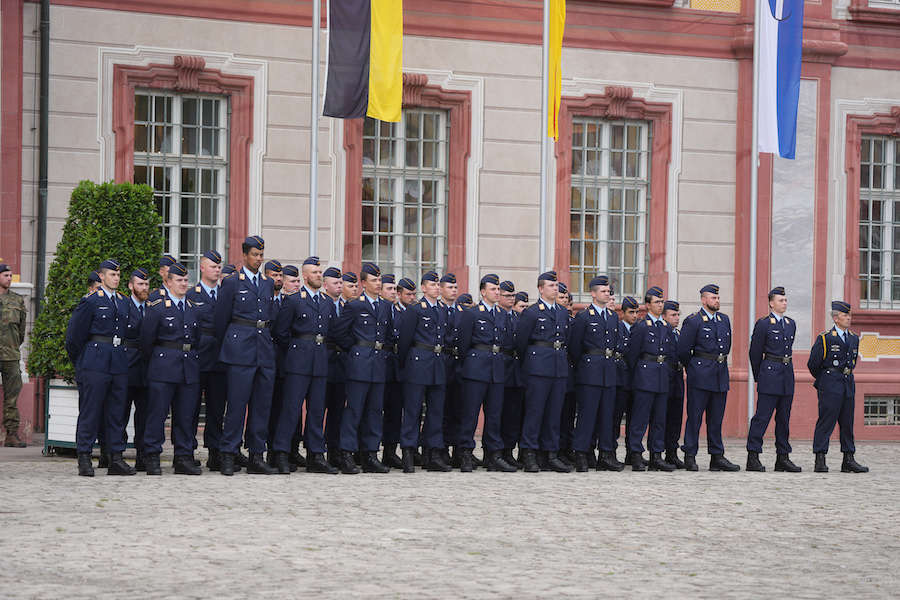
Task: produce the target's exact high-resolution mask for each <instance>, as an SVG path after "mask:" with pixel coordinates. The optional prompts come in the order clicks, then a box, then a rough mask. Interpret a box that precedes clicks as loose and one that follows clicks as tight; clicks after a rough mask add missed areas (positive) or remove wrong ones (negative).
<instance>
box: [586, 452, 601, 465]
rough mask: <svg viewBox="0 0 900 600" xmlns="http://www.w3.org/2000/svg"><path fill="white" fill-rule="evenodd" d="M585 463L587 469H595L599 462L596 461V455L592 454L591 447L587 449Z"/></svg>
mask: <svg viewBox="0 0 900 600" xmlns="http://www.w3.org/2000/svg"><path fill="white" fill-rule="evenodd" d="M587 463H588V469H596V468H597V465H598V464H600V463H599V462H598V461H597V455H596V454H594V449H593V448H591V449H590V450H588V451H587Z"/></svg>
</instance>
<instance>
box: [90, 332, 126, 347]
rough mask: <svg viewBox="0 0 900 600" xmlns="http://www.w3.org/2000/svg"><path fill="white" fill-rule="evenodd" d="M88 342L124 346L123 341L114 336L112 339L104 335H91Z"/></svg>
mask: <svg viewBox="0 0 900 600" xmlns="http://www.w3.org/2000/svg"><path fill="white" fill-rule="evenodd" d="M88 341H90V342H100V343H101V344H110V345H112V346H116V347H118V346H121V345H123V344H125V340H124V339H122V338H120V337H118V336H116V337H114V338H111V337H108V336H105V335H92V336H91V337H90V339H89V340H88Z"/></svg>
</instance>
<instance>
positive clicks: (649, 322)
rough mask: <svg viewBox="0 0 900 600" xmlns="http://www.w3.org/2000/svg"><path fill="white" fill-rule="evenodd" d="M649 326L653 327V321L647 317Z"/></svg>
mask: <svg viewBox="0 0 900 600" xmlns="http://www.w3.org/2000/svg"><path fill="white" fill-rule="evenodd" d="M647 327H653V321H651V320H650V319H647Z"/></svg>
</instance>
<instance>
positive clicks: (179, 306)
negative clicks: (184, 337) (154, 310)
mask: <svg viewBox="0 0 900 600" xmlns="http://www.w3.org/2000/svg"><path fill="white" fill-rule="evenodd" d="M178 310H180V311H181V312H184V301H182V300H179V301H178Z"/></svg>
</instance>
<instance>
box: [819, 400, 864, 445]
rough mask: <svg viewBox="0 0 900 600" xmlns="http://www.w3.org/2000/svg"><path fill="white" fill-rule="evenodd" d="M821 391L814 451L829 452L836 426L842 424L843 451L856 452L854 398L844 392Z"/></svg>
mask: <svg viewBox="0 0 900 600" xmlns="http://www.w3.org/2000/svg"><path fill="white" fill-rule="evenodd" d="M818 392H819V418H818V419H817V420H816V430H815V433H814V434H813V452H828V440H829V438H831V434H832V432H833V431H834V426H835V425H836V424H840V426H841V452H856V446H855V445H854V443H853V409H854V398H853V396H847V395H845V394H844V393H843V392H838V393H834V392H828V391H825V392H823V391H822V390H818Z"/></svg>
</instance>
